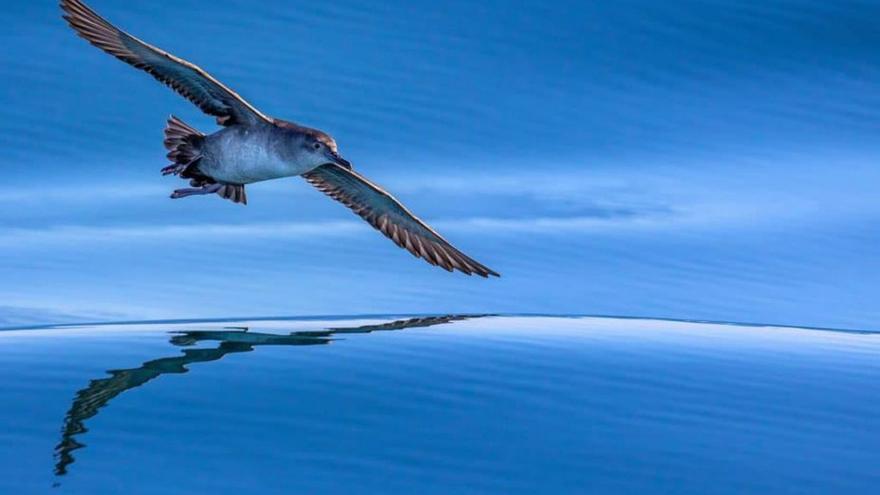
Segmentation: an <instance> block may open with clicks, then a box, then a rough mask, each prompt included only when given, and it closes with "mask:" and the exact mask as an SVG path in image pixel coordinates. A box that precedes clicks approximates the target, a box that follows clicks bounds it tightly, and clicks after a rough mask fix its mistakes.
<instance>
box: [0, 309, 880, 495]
mask: <svg viewBox="0 0 880 495" xmlns="http://www.w3.org/2000/svg"><path fill="white" fill-rule="evenodd" d="M398 318H404V317H400V316H399V317H397V318H395V319H394V320H396V321H392V320H391V319H390V318H381V317H370V318H367V317H359V318H358V319H356V320H355V319H346V318H341V319H331V318H323V319H320V320H316V319H285V320H271V319H265V320H259V321H258V320H226V321H222V322H220V321H215V322H207V321H202V322H192V321H190V322H177V323H173V322H164V323H152V324H147V323H141V324H106V325H98V326H93V325H85V326H74V327H64V328H43V329H31V330H11V331H3V332H0V403H2V404H3V407H2V408H0V424H2V425H3V426H4V427H3V428H0V493H3V494H6V493H9V494H19V493H21V494H29V493H45V492H46V489H47V488H48V486H50V485H52V484H53V483H60V482H62V480H63V488H62V490H63V491H64V493H65V494H66V495H80V494H82V495H94V494H104V493H113V494H115V493H125V494H126V495H152V494H155V493H198V494H201V493H210V494H216V495H221V494H230V495H232V494H241V493H260V494H263V495H286V494H290V493H321V494H337V493H338V494H347V493H353V492H356V493H364V494H373V493H375V494H382V495H396V494H401V495H404V494H411V493H419V494H422V495H448V494H450V493H456V494H459V493H460V494H467V495H481V494H498V493H504V494H510V495H532V494H535V493H553V494H560V495H567V494H571V495H582V494H584V493H591V494H596V495H604V494H620V493H640V494H658V495H659V494H669V493H680V494H687V495H690V494H695V495H696V494H704V493H707V492H712V493H713V494H718V495H743V494H751V493H754V494H759V493H760V494H763V493H774V494H779V495H786V494H791V495H795V494H797V495H813V494H815V495H826V494H829V493H873V492H872V490H873V489H874V488H875V487H876V486H877V483H880V478H878V476H877V470H876V466H877V465H878V464H880V450H878V449H877V445H878V439H880V428H878V423H877V420H876V418H878V417H880V403H878V402H877V401H876V400H871V399H872V398H873V397H876V396H878V395H880V361H878V359H877V356H878V355H880V340H878V334H876V333H859V332H845V331H815V330H809V329H803V328H788V327H786V328H783V327H761V326H743V325H732V324H725V325H719V324H713V323H704V322H681V321H660V320H632V319H615V318H598V317H595V318H586V317H506V316H495V317H491V318H471V317H467V316H450V317H439V318H417V319H408V320H405V319H398ZM453 321H454V323H450V324H444V323H447V322H453ZM415 327H424V328H415ZM403 328H407V329H412V330H407V331H389V330H399V329H403ZM364 332H374V333H368V334H367V335H357V334H362V333H364ZM169 339H170V340H171V343H169ZM340 340H341V342H340ZM328 343H333V345H324V344H328ZM299 346H303V347H299ZM174 349H177V351H175V350H174ZM179 351H182V352H179ZM251 351H258V352H251ZM245 353H247V354H245ZM229 354H239V356H238V357H236V356H232V357H230V358H228V359H224V357H225V356H226V355H229ZM245 356H247V357H245ZM211 361H215V362H218V363H219V362H220V361H222V362H223V365H222V366H220V365H219V364H216V365H208V364H205V365H200V364H198V363H208V362H211ZM139 363H143V364H141V365H139V366H138V364H139ZM107 369H110V370H113V371H110V372H109V374H108V375H103V370H107ZM187 370H191V371H194V372H193V373H186V372H187ZM181 373H186V378H185V379H177V378H174V377H166V378H163V379H156V378H158V377H161V376H162V375H165V374H169V375H178V377H179V376H180V374H181ZM93 377H96V378H98V379H97V380H93V381H91V382H89V381H88V380H89V379H90V378H93ZM148 382H149V385H148V386H146V387H144V388H141V389H139V390H137V391H135V392H134V393H123V392H125V391H126V390H131V389H134V388H137V387H140V386H141V385H144V384H146V383H148ZM85 383H88V386H84V384H85ZM81 387H84V388H83V390H81V391H80V392H78V393H76V394H75V397H74V403H73V404H72V405H71V395H72V391H74V390H77V389H79V388H81ZM111 401H112V402H113V405H112V406H111V407H104V406H106V405H107V404H109V403H110V402H111ZM65 412H67V417H66V418H65V420H64V426H63V430H62V432H61V439H60V441H59V431H58V426H59V419H60V418H61V417H63V416H64V414H65ZM87 430H88V433H86V431H87ZM86 444H87V445H88V448H85V449H83V448H82V446H83V445H86ZM56 445H57V451H56V454H57V458H56V459H54V460H53V458H52V456H51V455H49V454H50V452H52V450H53V447H54V446H56ZM77 449H80V450H77ZM74 459H75V461H74ZM71 463H74V464H71ZM53 471H54V472H53ZM65 472H67V474H66V475H64V473H65Z"/></svg>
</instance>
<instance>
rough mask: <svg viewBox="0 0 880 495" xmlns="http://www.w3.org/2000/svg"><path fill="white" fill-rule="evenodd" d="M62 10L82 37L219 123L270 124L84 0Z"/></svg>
mask: <svg viewBox="0 0 880 495" xmlns="http://www.w3.org/2000/svg"><path fill="white" fill-rule="evenodd" d="M61 9H62V10H63V11H64V19H66V20H67V22H68V23H69V24H70V27H72V28H73V29H74V30H76V33H77V34H78V35H79V36H81V37H82V38H85V39H86V40H87V41H88V42H89V43H91V44H93V45H95V46H96V47H98V48H100V49H101V50H104V51H105V52H107V53H109V54H110V55H113V56H114V57H116V58H118V59H120V60H122V61H123V62H126V63H128V64H131V65H132V66H134V67H135V68H138V69H141V70H143V71H146V72H147V73H149V74H150V75H152V76H153V77H155V78H156V79H158V80H159V81H161V82H162V83H164V84H166V85H168V86H169V87H171V89H173V90H174V91H176V92H178V93H179V94H181V95H182V96H183V97H185V98H186V99H188V100H189V101H191V102H193V103H194V104H195V105H196V106H198V107H199V108H200V109H201V110H202V111H203V112H205V113H207V114H208V115H213V116H214V117H217V123H218V124H220V125H232V124H253V123H255V122H258V121H260V120H263V121H266V122H271V119H270V118H269V117H267V116H266V115H263V114H262V113H261V112H260V111H259V110H257V109H256V108H254V107H253V106H251V104H250V103H248V102H246V101H245V100H244V99H243V98H242V97H241V96H239V95H238V94H236V93H235V92H234V91H232V90H231V89H229V88H227V87H226V86H224V85H223V83H221V82H220V81H218V80H216V79H214V78H213V77H211V75H210V74H208V73H207V72H205V71H204V70H202V69H201V68H200V67H198V66H196V65H194V64H191V63H189V62H187V61H186V60H183V59H181V58H178V57H175V56H174V55H172V54H170V53H168V52H166V51H163V50H160V49H159V48H156V47H155V46H152V45H149V44H147V43H144V42H143V41H141V40H139V39H137V38H135V37H134V36H132V35H130V34H128V33H126V32H125V31H122V30H120V29H119V28H117V27H116V26H114V25H113V24H110V22H108V21H107V20H106V19H104V18H103V17H101V16H99V15H98V14H97V13H96V12H95V11H94V10H92V9H91V8H89V7H88V6H87V5H85V4H84V3H83V2H82V1H81V0H61Z"/></svg>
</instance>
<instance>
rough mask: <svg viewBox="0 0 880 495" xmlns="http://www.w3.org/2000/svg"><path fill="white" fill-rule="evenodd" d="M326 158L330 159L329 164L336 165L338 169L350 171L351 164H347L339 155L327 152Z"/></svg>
mask: <svg viewBox="0 0 880 495" xmlns="http://www.w3.org/2000/svg"><path fill="white" fill-rule="evenodd" d="M327 158H328V159H330V163H335V164H336V165H339V166H340V167H343V168H347V169H351V162H349V161H348V160H346V159H345V158H342V157H341V156H339V153H336V152H334V151H330V150H328V151H327Z"/></svg>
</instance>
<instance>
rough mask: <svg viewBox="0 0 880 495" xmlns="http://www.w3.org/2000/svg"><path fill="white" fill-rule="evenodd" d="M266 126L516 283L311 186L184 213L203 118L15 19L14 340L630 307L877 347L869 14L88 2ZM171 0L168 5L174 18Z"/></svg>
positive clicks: (782, 3)
mask: <svg viewBox="0 0 880 495" xmlns="http://www.w3.org/2000/svg"><path fill="white" fill-rule="evenodd" d="M90 4H91V5H92V6H93V7H94V8H95V9H97V10H98V11H99V12H100V13H102V14H104V15H105V16H107V17H108V18H109V19H111V20H113V21H114V22H116V23H118V24H119V25H120V26H122V27H123V28H125V29H127V30H129V31H130V32H132V33H133V34H135V35H137V36H139V37H141V38H143V39H145V40H146V41H149V42H151V43H154V44H156V45H158V46H160V47H163V48H166V49H168V50H170V51H172V52H173V53H175V54H177V55H179V56H182V57H185V58H188V59H190V60H192V61H194V62H196V63H198V64H200V65H202V66H203V67H205V68H206V69H208V70H209V71H210V72H211V73H213V74H214V75H215V76H217V77H218V78H219V79H220V80H222V81H224V82H225V83H227V84H228V85H230V86H231V87H232V88H234V89H236V90H237V91H239V92H240V93H241V94H242V95H244V96H245V97H246V98H248V99H249V100H250V101H251V102H252V103H253V104H255V105H256V106H257V107H259V108H260V109H262V110H263V111H265V112H266V113H268V114H270V115H277V116H279V117H282V118H287V119H292V120H296V121H299V122H302V123H304V124H307V125H312V126H316V127H319V128H322V129H325V130H327V131H329V132H330V133H331V134H333V135H334V136H335V137H336V138H337V140H338V141H339V143H340V146H341V151H342V152H343V153H344V154H345V156H347V157H348V158H350V159H351V160H352V161H353V162H354V164H355V165H356V166H357V167H358V168H359V170H361V171H362V172H363V173H364V174H366V175H367V176H368V177H371V178H373V179H375V180H376V181H378V182H379V183H381V184H383V185H385V186H387V187H388V188H389V189H390V190H391V191H392V192H394V193H395V194H396V195H397V196H398V197H399V198H400V199H402V200H403V201H404V202H405V203H406V204H407V205H408V206H410V207H411V208H412V209H413V210H414V211H415V212H416V213H418V214H420V215H421V216H422V217H424V218H425V219H427V220H428V221H430V222H431V223H432V224H433V225H435V226H436V227H437V228H438V229H439V230H440V231H441V232H442V233H444V234H445V235H446V236H447V237H449V238H450V239H451V240H452V241H453V242H454V243H455V244H457V245H458V246H459V247H461V248H462V249H463V250H464V251H465V252H467V253H469V254H471V255H473V256H474V257H475V258H476V259H478V260H480V261H482V262H484V263H485V264H487V265H488V266H490V267H492V268H494V269H496V270H497V271H499V272H501V273H502V275H503V277H502V278H501V279H500V280H492V281H480V280H472V279H468V278H467V277H462V276H452V275H449V274H446V273H444V272H442V271H440V270H437V269H434V268H431V267H429V266H427V265H425V264H424V263H422V262H419V261H415V260H413V259H412V258H411V257H410V256H409V255H407V254H405V253H403V252H402V251H399V250H398V249H396V248H394V246H393V245H392V244H391V243H389V242H388V241H387V240H386V239H384V238H382V237H381V236H380V235H378V234H376V233H375V232H373V231H372V229H370V228H369V227H368V226H367V225H364V224H362V222H361V221H360V220H359V219H357V218H355V217H353V216H352V215H351V214H350V213H349V212H347V211H345V209H344V208H342V207H341V206H339V205H337V204H333V202H331V201H329V200H328V199H326V198H325V197H323V195H321V194H320V193H318V192H316V191H314V190H312V189H311V188H310V187H309V186H308V185H307V184H305V183H304V182H303V181H301V180H299V179H290V180H286V181H278V182H276V183H268V184H260V185H257V186H254V187H252V188H251V189H250V194H249V196H250V203H251V204H250V205H249V206H247V207H246V208H243V207H239V206H236V205H232V204H227V203H226V202H224V201H220V200H217V199H216V198H189V199H186V200H178V201H172V200H169V199H168V198H167V197H166V196H167V194H168V193H169V192H170V191H171V190H172V189H174V188H176V187H179V186H178V184H179V183H178V182H177V181H176V180H175V179H170V178H167V177H164V178H163V177H161V176H160V175H159V174H158V169H159V168H160V167H162V166H163V165H164V164H165V162H164V153H165V151H164V149H163V148H162V145H161V140H162V127H163V125H164V120H165V118H167V116H168V114H170V113H174V114H176V115H179V116H180V117H182V118H183V119H184V120H186V121H187V122H190V123H192V124H193V125H194V126H196V127H198V128H200V129H202V130H204V131H207V132H210V131H212V130H214V129H215V126H214V125H213V123H212V120H211V119H209V118H206V117H205V116H203V115H201V114H200V113H199V112H198V110H196V109H195V108H194V107H192V106H191V105H190V104H189V103H188V102H186V101H184V100H183V99H181V98H180V97H178V96H176V95H174V94H173V93H172V92H170V91H168V90H167V89H166V88H163V87H162V86H161V85H160V84H158V83H156V82H155V81H153V80H152V79H151V78H150V77H148V76H147V75H145V74H143V73H138V72H137V71H135V70H133V69H131V68H129V67H127V66H126V65H124V64H122V63H120V62H118V61H116V60H113V59H112V58H111V57H109V56H107V55H106V54H103V53H101V52H100V51H98V50H97V49H95V48H93V47H91V46H89V45H87V44H86V43H85V42H83V41H82V40H80V39H78V38H76V37H75V36H74V35H73V34H72V32H71V31H70V29H69V28H68V27H67V26H66V25H65V24H64V23H63V22H62V21H61V19H60V17H59V11H58V8H57V5H55V2H53V1H44V2H33V1H25V0H12V1H7V2H4V3H3V5H2V6H0V20H2V21H3V24H4V25H6V26H10V27H11V28H10V29H5V30H3V31H2V32H0V41H2V43H3V46H5V47H7V49H5V50H3V53H2V54H0V61H2V64H0V71H2V76H3V77H0V94H2V95H3V101H4V104H3V105H0V144H2V146H3V149H4V153H3V156H2V158H0V162H2V167H3V170H4V172H5V175H4V186H3V194H2V195H0V260H2V262H0V300H2V301H4V302H3V306H4V308H3V312H2V313H3V318H4V321H5V323H6V324H7V325H12V324H27V323H41V322H49V321H51V322H57V321H83V320H85V321H93V320H95V319H98V320H107V319H113V320H118V319H156V318H182V317H188V318H204V317H227V316H231V315H242V316H244V315H266V314H275V315H290V314H339V313H344V314H351V313H370V314H375V313H384V312H406V313H412V312H415V313H436V312H438V311H440V312H448V311H453V312H486V311H490V312H513V313H524V312H526V313H564V314H570V313H575V314H615V315H629V316H652V317H668V318H685V319H709V320H722V321H745V322H769V323H777V324H791V325H807V326H831V327H853V328H872V329H877V328H878V327H877V323H876V322H877V321H880V305H878V304H877V303H876V301H877V299H878V296H880V293H878V289H877V287H878V284H877V283H876V281H877V280H880V263H878V257H877V255H876V253H877V250H878V246H880V238H878V232H880V229H878V226H880V222H878V219H880V196H878V195H877V194H876V189H877V184H880V168H878V166H877V163H878V158H880V148H878V145H877V142H878V141H877V139H876V137H877V136H878V135H880V127H878V126H880V124H878V122H880V90H878V85H877V81H878V80H880V70H878V69H880V32H878V31H877V29H876V26H875V24H876V23H875V19H877V18H878V17H880V4H877V3H876V2H865V1H835V2H827V1H819V0H776V1H771V2H767V1H741V2H727V1H714V0H711V1H706V0H682V1H676V2H654V1H649V0H625V1H617V2H584V1H560V2H550V3H548V2H542V1H541V2H539V1H531V0H525V1H520V2H504V1H494V0H493V1H487V2H480V3H479V4H478V5H475V4H474V3H473V2H464V1H451V2H442V3H436V2H426V1H406V2H404V1H394V0H393V1H389V2H379V3H377V2H362V1H356V0H342V1H337V2H332V3H326V2H305V1H300V0H291V1H288V0H285V1H280V0H267V1H262V2H256V3H255V2H250V1H244V0H215V1H211V2H205V1H203V0H176V1H174V2H160V1H156V2H122V1H119V0H92V1H91V2H90ZM172 4H173V5H172Z"/></svg>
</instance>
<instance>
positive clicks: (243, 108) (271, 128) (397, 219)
mask: <svg viewBox="0 0 880 495" xmlns="http://www.w3.org/2000/svg"><path fill="white" fill-rule="evenodd" d="M61 9H62V10H63V11H64V19H65V20H67V22H68V24H70V26H71V27H72V28H73V29H74V30H75V31H76V33H77V34H78V35H79V36H80V37H82V38H84V39H86V40H87V41H88V42H89V43H91V44H92V45H94V46H96V47H98V48H100V49H101V50H103V51H105V52H107V53H109V54H110V55H113V56H114V57H116V58H118V59H120V60H122V61H123V62H126V63H128V64H130V65H132V66H133V67H135V68H137V69H141V70H143V71H145V72H147V73H148V74H150V75H152V76H153V77H154V78H156V79H157V80H159V81H160V82H162V83H164V84H165V85H167V86H169V87H170V88H171V89H173V90H174V91H176V92H177V93H179V94H180V95H181V96H183V97H185V98H186V99H188V100H189V101H191V102H192V103H194V104H195V105H196V106H197V107H199V108H200V109H201V110H202V111H203V112H205V113H206V114H208V115H211V116H213V117H216V119H217V124H218V125H220V126H222V127H223V128H222V129H220V130H219V131H217V132H214V133H213V134H204V133H202V132H200V131H198V130H196V129H194V128H193V127H191V126H189V125H187V124H186V123H184V122H183V121H182V120H180V119H178V118H177V117H175V116H173V115H172V116H171V117H170V118H169V119H168V123H167V125H166V127H165V141H164V144H165V147H166V148H167V149H168V159H169V160H170V161H171V162H172V163H171V164H170V165H168V166H167V167H165V168H163V169H162V174H164V175H176V176H178V177H180V178H182V179H186V180H189V182H190V184H189V185H190V187H188V188H184V189H177V190H175V191H174V192H173V193H172V194H171V198H174V199H176V198H183V197H187V196H194V195H204V194H217V195H219V196H220V197H222V198H225V199H228V200H230V201H233V202H235V203H241V204H247V195H246V194H245V186H246V185H247V184H252V183H254V182H261V181H265V180H272V179H280V178H283V177H293V176H297V175H298V176H301V177H303V178H304V179H305V180H306V181H308V182H309V183H310V184H312V185H313V186H315V187H316V188H317V189H318V190H320V191H321V192H323V193H324V194H326V195H327V196H330V197H331V198H333V199H335V200H336V201H339V202H340V203H342V204H344V205H345V206H347V207H348V208H350V209H351V210H352V211H353V212H354V213H356V214H357V215H359V216H360V217H361V218H363V219H364V220H366V221H367V222H368V223H369V224H370V225H372V226H373V227H374V228H375V229H377V230H379V231H380V232H382V233H383V234H384V235H385V236H386V237H388V238H389V239H391V240H392V241H394V243H395V244H397V245H398V246H399V247H401V248H404V249H406V250H407V251H409V252H410V253H412V254H413V255H415V256H416V257H418V258H422V259H424V260H425V261H427V262H428V263H430V264H432V265H435V266H439V267H441V268H444V269H445V270H447V271H450V272H451V271H453V270H458V271H460V272H463V273H466V274H468V275H471V274H476V275H479V276H481V277H488V276H489V275H493V276H496V277H497V276H499V274H498V273H496V272H495V271H493V270H491V269H489V268H488V267H486V266H484V265H482V264H481V263H479V262H477V261H476V260H474V259H472V258H470V257H468V256H467V255H465V254H464V253H462V252H461V251H459V250H458V249H456V248H455V247H454V246H453V245H452V244H450V243H449V242H448V241H447V240H446V239H444V238H443V237H442V236H441V235H440V234H438V233H437V232H436V231H435V230H434V229H432V228H431V227H430V226H428V224H426V223H425V222H423V221H422V220H421V219H419V218H418V217H416V216H415V215H413V214H412V213H411V212H410V211H409V210H408V209H407V208H406V207H405V206H403V204H401V203H400V201H398V200H397V199H395V198H394V196H392V195H391V194H389V193H388V192H387V191H385V190H384V189H383V188H381V187H380V186H378V185H377V184H375V183H373V182H371V181H370V180H368V179H367V178H365V177H364V176H363V175H361V174H360V173H358V172H357V171H355V170H354V169H353V168H352V165H351V163H349V162H348V161H347V160H345V159H344V158H342V156H341V155H340V154H339V150H338V148H337V146H336V141H335V140H334V139H333V138H332V137H331V136H330V135H329V134H327V133H325V132H323V131H320V130H317V129H312V128H309V127H305V126H302V125H299V124H295V123H293V122H288V121H285V120H281V119H277V118H274V117H269V116H268V115H266V114H264V113H262V112H260V111H259V110H257V109H256V108H255V107H254V106H253V105H251V104H250V103H248V102H247V101H245V100H244V98H242V97H241V96H239V95H238V94H237V93H236V92H234V91H233V90H231V89H229V88H228V87H227V86H225V85H224V84H223V83H221V82H220V81H218V80H217V79H215V78H214V77H212V76H211V75H210V74H208V73H207V72H205V71H204V70H203V69H201V68H200V67H198V66H196V65H194V64H192V63H190V62H187V61H186V60H183V59H181V58H178V57H175V56H174V55H172V54H170V53H168V52H166V51H164V50H161V49H159V48H157V47H155V46H152V45H150V44H148V43H145V42H143V41H141V40H139V39H137V38H135V37H134V36H132V35H130V34H128V33H126V32H125V31H122V30H121V29H119V28H117V27H116V26H114V25H113V24H111V23H110V22H108V21H107V20H106V19H104V18H103V17H101V16H100V15H98V14H97V13H96V12H95V11H94V10H92V9H91V8H89V7H88V6H87V5H85V4H84V3H83V2H82V1H80V0H61Z"/></svg>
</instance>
